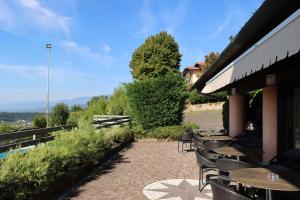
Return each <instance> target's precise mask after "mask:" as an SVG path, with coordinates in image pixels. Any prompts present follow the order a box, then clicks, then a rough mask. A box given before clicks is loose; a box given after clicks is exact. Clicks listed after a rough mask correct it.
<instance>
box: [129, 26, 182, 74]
mask: <svg viewBox="0 0 300 200" xmlns="http://www.w3.org/2000/svg"><path fill="white" fill-rule="evenodd" d="M180 61H181V54H180V53H179V48H178V44H177V42H176V41H175V39H174V38H173V37H172V36H171V35H170V34H168V33H167V32H160V33H158V34H156V35H152V36H150V37H148V38H147V39H146V40H145V42H144V44H142V45H141V46H140V47H139V48H137V49H136V50H135V51H134V53H133V55H132V58H131V61H130V68H131V73H132V76H133V78H135V79H138V80H145V79H147V78H153V77H159V76H164V75H166V74H168V73H169V72H176V73H178V70H179V66H180Z"/></svg>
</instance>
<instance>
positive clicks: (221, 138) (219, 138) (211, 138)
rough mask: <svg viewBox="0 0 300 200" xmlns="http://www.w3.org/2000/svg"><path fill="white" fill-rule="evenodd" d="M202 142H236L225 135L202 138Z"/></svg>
mask: <svg viewBox="0 0 300 200" xmlns="http://www.w3.org/2000/svg"><path fill="white" fill-rule="evenodd" d="M201 139H202V140H209V141H226V140H235V139H234V138H232V137H229V136H225V135H222V136H221V135H215V136H206V137H202V138H201Z"/></svg>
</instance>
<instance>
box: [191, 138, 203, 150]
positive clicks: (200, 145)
mask: <svg viewBox="0 0 300 200" xmlns="http://www.w3.org/2000/svg"><path fill="white" fill-rule="evenodd" d="M193 144H194V147H196V150H204V144H203V141H199V140H197V139H195V138H193Z"/></svg>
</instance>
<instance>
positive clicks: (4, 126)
mask: <svg viewBox="0 0 300 200" xmlns="http://www.w3.org/2000/svg"><path fill="white" fill-rule="evenodd" d="M12 130H15V127H13V126H11V125H10V124H8V123H0V133H2V132H9V131H12Z"/></svg>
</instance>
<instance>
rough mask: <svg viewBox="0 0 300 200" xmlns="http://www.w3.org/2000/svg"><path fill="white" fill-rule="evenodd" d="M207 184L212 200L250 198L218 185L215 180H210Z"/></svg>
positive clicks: (246, 199)
mask: <svg viewBox="0 0 300 200" xmlns="http://www.w3.org/2000/svg"><path fill="white" fill-rule="evenodd" d="M209 183H210V185H211V190H212V193H213V200H224V199H230V200H251V198H248V197H246V196H244V195H242V194H239V193H237V192H235V191H234V190H233V189H231V188H230V187H228V186H225V185H222V184H220V183H218V181H217V180H213V179H211V180H209Z"/></svg>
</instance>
